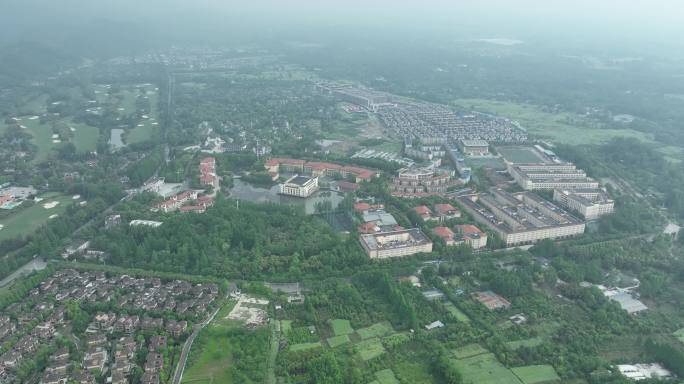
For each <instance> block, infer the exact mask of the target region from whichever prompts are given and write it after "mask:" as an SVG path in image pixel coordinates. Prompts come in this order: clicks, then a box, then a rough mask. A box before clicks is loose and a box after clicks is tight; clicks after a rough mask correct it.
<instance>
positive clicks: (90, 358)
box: [83, 347, 109, 372]
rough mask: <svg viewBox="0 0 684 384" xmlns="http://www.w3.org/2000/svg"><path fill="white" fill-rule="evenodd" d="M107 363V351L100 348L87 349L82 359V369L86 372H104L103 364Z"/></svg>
mask: <svg viewBox="0 0 684 384" xmlns="http://www.w3.org/2000/svg"><path fill="white" fill-rule="evenodd" d="M108 361H109V355H108V354H107V350H106V349H104V348H102V347H95V348H93V349H89V350H88V351H87V352H86V354H85V356H84V358H83V368H84V369H86V370H88V371H93V370H98V371H99V372H103V371H104V367H105V364H107V362H108Z"/></svg>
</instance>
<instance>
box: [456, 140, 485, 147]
mask: <svg viewBox="0 0 684 384" xmlns="http://www.w3.org/2000/svg"><path fill="white" fill-rule="evenodd" d="M461 143H462V144H463V146H465V147H489V142H487V140H477V139H473V140H461Z"/></svg>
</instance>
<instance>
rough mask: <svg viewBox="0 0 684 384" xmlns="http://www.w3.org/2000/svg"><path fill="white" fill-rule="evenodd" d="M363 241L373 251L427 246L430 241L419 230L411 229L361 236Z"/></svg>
mask: <svg viewBox="0 0 684 384" xmlns="http://www.w3.org/2000/svg"><path fill="white" fill-rule="evenodd" d="M394 236H403V237H404V239H401V240H390V241H386V242H385V241H382V240H383V239H384V238H391V237H394ZM361 240H362V241H363V242H364V243H365V244H366V246H368V248H369V249H371V250H374V251H375V250H383V249H395V248H402V247H411V246H416V245H422V244H427V243H429V242H430V239H429V238H428V237H427V236H426V235H425V234H424V233H423V232H422V231H421V230H420V229H419V228H411V229H404V230H401V231H392V232H381V233H373V234H368V235H361Z"/></svg>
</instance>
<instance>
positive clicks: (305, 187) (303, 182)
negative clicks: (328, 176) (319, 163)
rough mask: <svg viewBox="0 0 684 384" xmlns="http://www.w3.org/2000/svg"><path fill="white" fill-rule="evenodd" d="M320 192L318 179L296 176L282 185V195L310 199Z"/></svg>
mask: <svg viewBox="0 0 684 384" xmlns="http://www.w3.org/2000/svg"><path fill="white" fill-rule="evenodd" d="M317 190H318V177H309V176H299V175H294V176H292V177H290V178H289V179H287V181H285V182H284V183H282V184H280V193H281V194H282V195H288V196H295V197H309V196H311V195H312V194H313V193H314V192H316V191H317Z"/></svg>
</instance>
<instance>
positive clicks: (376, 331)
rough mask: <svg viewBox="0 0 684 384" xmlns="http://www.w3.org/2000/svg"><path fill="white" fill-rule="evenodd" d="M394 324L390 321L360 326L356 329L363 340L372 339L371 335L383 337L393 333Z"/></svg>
mask: <svg viewBox="0 0 684 384" xmlns="http://www.w3.org/2000/svg"><path fill="white" fill-rule="evenodd" d="M393 332H394V330H393V329H392V325H391V324H390V323H388V322H383V323H377V324H373V325H371V326H370V327H366V328H360V329H358V330H357V331H356V334H358V335H359V337H361V339H362V340H366V339H370V338H371V337H382V336H387V335H389V334H391V333H393Z"/></svg>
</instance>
